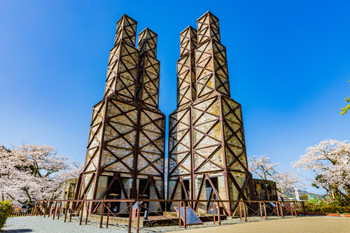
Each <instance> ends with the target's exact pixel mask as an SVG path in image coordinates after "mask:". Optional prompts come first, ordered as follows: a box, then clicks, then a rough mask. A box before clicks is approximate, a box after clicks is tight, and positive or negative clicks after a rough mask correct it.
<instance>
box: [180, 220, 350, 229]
mask: <svg viewBox="0 0 350 233" xmlns="http://www.w3.org/2000/svg"><path fill="white" fill-rule="evenodd" d="M221 232H222V233H238V232H239V233H240V232H244V233H250V232H255V233H323V232H324V233H326V232H327V233H350V218H344V217H328V216H325V217H298V218H289V219H279V220H269V221H262V222H251V223H246V224H233V225H225V226H217V227H207V228H200V229H188V230H185V231H176V233H221Z"/></svg>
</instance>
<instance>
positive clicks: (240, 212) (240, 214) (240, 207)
mask: <svg viewBox="0 0 350 233" xmlns="http://www.w3.org/2000/svg"><path fill="white" fill-rule="evenodd" d="M238 204H239V218H240V219H241V221H243V219H242V206H241V204H242V203H241V202H240V201H239V202H238Z"/></svg>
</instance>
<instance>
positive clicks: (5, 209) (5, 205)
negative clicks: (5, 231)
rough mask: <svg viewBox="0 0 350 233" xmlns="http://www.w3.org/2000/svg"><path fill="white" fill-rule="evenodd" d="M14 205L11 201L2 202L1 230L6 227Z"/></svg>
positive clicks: (0, 209)
mask: <svg viewBox="0 0 350 233" xmlns="http://www.w3.org/2000/svg"><path fill="white" fill-rule="evenodd" d="M11 211H12V204H11V202H9V201H0V230H1V229H2V228H3V227H4V225H5V223H6V219H7V217H8V216H9V215H10V214H11Z"/></svg>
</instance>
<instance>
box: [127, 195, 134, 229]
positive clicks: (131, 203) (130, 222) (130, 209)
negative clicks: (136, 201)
mask: <svg viewBox="0 0 350 233" xmlns="http://www.w3.org/2000/svg"><path fill="white" fill-rule="evenodd" d="M132 206H133V202H132V201H131V202H130V206H129V225H128V233H131V224H132V219H131V215H132Z"/></svg>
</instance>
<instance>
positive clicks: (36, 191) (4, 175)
mask: <svg viewBox="0 0 350 233" xmlns="http://www.w3.org/2000/svg"><path fill="white" fill-rule="evenodd" d="M80 170H81V168H80V166H79V165H77V164H76V163H74V162H70V161H68V158H67V157H65V156H58V155H57V154H56V150H55V148H53V147H50V146H46V145H22V146H18V147H14V148H11V149H10V150H9V149H6V148H4V147H0V195H1V196H0V198H1V199H2V200H4V199H9V200H13V204H14V205H19V204H27V205H29V206H30V205H31V203H32V201H33V200H38V199H46V200H47V199H56V198H58V197H59V195H60V194H61V188H60V183H62V182H63V181H64V180H67V179H70V178H74V177H77V176H78V175H79V173H80Z"/></svg>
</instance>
